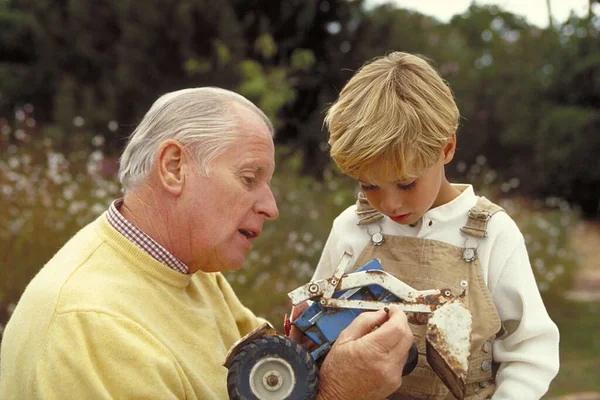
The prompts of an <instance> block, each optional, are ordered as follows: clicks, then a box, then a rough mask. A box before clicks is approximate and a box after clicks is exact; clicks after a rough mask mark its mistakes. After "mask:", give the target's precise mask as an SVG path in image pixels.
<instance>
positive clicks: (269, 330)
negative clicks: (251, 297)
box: [223, 322, 277, 368]
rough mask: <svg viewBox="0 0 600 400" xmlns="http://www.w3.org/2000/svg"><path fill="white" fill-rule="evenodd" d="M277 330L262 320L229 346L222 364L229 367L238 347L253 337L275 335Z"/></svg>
mask: <svg viewBox="0 0 600 400" xmlns="http://www.w3.org/2000/svg"><path fill="white" fill-rule="evenodd" d="M276 334H277V331H276V330H275V328H274V327H273V325H271V324H270V323H268V322H263V324H262V325H260V326H259V327H258V328H256V329H254V330H253V331H252V332H250V333H248V334H247V335H246V336H244V337H242V338H241V339H239V340H238V341H237V342H235V343H234V344H233V346H231V348H230V349H229V352H227V355H226V356H225V361H223V366H224V367H226V368H229V365H230V364H231V362H232V361H233V358H234V357H235V356H236V354H237V352H238V350H239V349H241V348H242V347H244V346H245V345H246V344H247V343H249V342H251V341H253V340H254V339H258V338H261V337H263V336H269V335H276Z"/></svg>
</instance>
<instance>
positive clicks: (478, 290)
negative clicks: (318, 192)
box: [353, 193, 502, 400]
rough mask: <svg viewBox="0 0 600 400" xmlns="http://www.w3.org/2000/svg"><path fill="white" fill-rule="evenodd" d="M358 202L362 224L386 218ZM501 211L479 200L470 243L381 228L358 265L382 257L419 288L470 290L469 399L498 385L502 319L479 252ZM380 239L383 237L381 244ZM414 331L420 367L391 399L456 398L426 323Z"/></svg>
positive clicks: (471, 213)
mask: <svg viewBox="0 0 600 400" xmlns="http://www.w3.org/2000/svg"><path fill="white" fill-rule="evenodd" d="M357 205H358V208H357V214H358V216H359V225H366V228H368V227H369V225H370V224H376V223H377V221H378V220H379V219H381V218H382V217H383V216H382V215H381V214H379V213H378V212H377V211H376V210H375V209H374V208H372V206H371V205H370V204H369V203H368V202H367V200H366V198H365V197H364V195H363V194H362V193H361V194H360V195H359V200H358V202H357ZM498 211H502V208H500V207H499V206H497V205H495V204H493V203H491V202H490V201H489V200H487V199H485V198H479V200H478V202H477V204H476V206H475V207H473V208H472V209H471V210H470V211H469V213H468V216H469V218H468V221H467V223H466V225H465V226H464V227H463V228H461V232H462V233H463V235H465V247H456V246H453V245H450V244H447V243H444V242H440V241H437V240H430V239H419V238H412V237H402V236H390V235H386V234H385V232H381V233H382V234H383V235H381V234H375V235H373V240H372V241H371V242H370V243H369V244H368V245H367V246H366V247H365V249H364V250H363V252H362V253H361V254H360V256H359V258H358V260H357V261H356V264H355V265H354V267H353V269H357V268H358V267H360V266H362V265H364V264H365V263H366V262H368V261H369V260H372V259H373V258H379V259H380V260H381V265H382V266H383V269H384V270H385V271H386V272H389V273H391V274H392V275H394V276H396V277H397V278H398V279H401V280H402V281H403V282H405V283H407V284H408V285H410V286H412V287H413V288H415V289H417V290H427V289H440V288H450V289H451V290H452V292H453V293H454V294H460V293H462V292H463V291H465V297H464V299H463V300H464V303H465V305H466V306H467V307H468V308H469V310H470V312H471V315H472V317H473V331H472V334H471V354H470V356H469V372H468V377H467V382H468V384H467V391H466V397H465V398H467V399H472V400H475V399H477V400H479V399H487V398H489V397H491V395H492V394H493V393H494V391H495V388H496V385H495V382H494V376H493V373H494V372H495V369H496V368H495V367H496V366H495V365H492V342H493V340H494V338H495V337H496V335H497V334H498V332H499V331H500V327H501V323H500V317H499V316H498V312H497V310H496V306H495V305H494V303H493V301H492V297H491V295H490V292H489V290H488V288H487V286H486V284H485V281H484V279H483V274H482V270H481V266H480V263H479V259H478V258H477V251H476V250H477V245H478V242H479V241H480V240H485V237H486V236H487V234H486V227H487V223H488V221H489V219H490V218H491V217H492V216H493V215H494V214H495V213H496V212H498ZM379 239H383V241H382V242H381V243H376V242H378V241H379ZM415 317H418V316H415ZM409 320H411V319H410V318H409ZM411 329H412V331H413V334H414V337H415V343H416V344H417V347H418V349H419V362H418V364H417V367H416V368H415V370H414V371H413V372H412V373H411V374H410V375H408V376H405V377H404V378H403V379H402V387H401V388H400V390H399V391H398V392H397V393H396V394H394V396H392V397H391V399H454V396H453V395H452V394H451V393H450V392H449V391H448V389H447V388H446V386H445V385H444V384H443V382H442V381H441V380H440V378H438V376H437V375H436V374H435V372H433V370H432V369H431V367H429V364H428V363H427V359H426V356H425V339H424V334H425V331H426V325H413V324H411ZM493 370H494V371H493Z"/></svg>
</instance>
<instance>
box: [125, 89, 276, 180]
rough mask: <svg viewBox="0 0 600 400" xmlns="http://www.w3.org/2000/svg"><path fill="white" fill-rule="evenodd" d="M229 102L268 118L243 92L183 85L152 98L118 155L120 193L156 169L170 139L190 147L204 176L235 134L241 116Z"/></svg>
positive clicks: (267, 122) (271, 127)
mask: <svg viewBox="0 0 600 400" xmlns="http://www.w3.org/2000/svg"><path fill="white" fill-rule="evenodd" d="M233 104H240V105H243V106H245V107H247V108H248V109H250V110H252V111H254V112H255V113H256V114H257V115H258V116H260V118H261V119H262V120H263V121H264V122H265V124H266V125H267V127H268V128H269V132H270V133H271V136H273V135H274V129H273V125H272V124H271V122H270V121H269V119H268V118H267V116H266V115H265V114H264V113H263V112H262V111H261V110H260V109H259V108H258V107H256V106H255V105H254V104H253V103H252V102H251V101H249V100H248V99H246V98H245V97H244V96H242V95H240V94H237V93H234V92H232V91H229V90H225V89H220V88H216V87H202V88H192V89H183V90H178V91H175V92H171V93H167V94H164V95H163V96H161V97H160V98H159V99H158V100H156V101H155V102H154V104H153V105H152V107H150V110H148V112H147V113H146V115H145V116H144V118H143V119H142V122H140V124H139V125H138V127H137V128H136V129H135V130H134V131H133V133H132V134H131V136H130V138H129V142H128V143H127V146H126V147H125V150H124V151H123V154H122V155H121V159H120V163H119V180H120V181H121V185H122V186H123V189H124V191H127V190H128V189H131V188H133V187H134V186H136V185H138V184H139V183H141V182H142V181H143V180H144V179H145V178H146V177H147V176H148V174H149V173H150V171H152V169H153V168H154V163H155V158H156V155H157V151H158V149H159V147H160V145H161V144H162V143H163V142H164V141H165V140H168V139H174V140H177V141H178V142H180V143H181V144H182V145H184V146H185V147H186V148H188V149H189V150H190V152H191V154H192V155H193V157H194V158H195V161H196V163H197V164H198V167H199V168H200V171H201V172H202V173H203V174H205V175H208V174H209V169H210V163H211V161H212V160H214V159H215V158H216V157H217V156H219V155H220V154H222V153H223V152H224V151H225V149H226V148H227V146H228V145H229V144H230V143H232V142H233V141H234V140H235V138H236V132H238V131H239V129H237V128H238V126H239V123H240V120H239V117H238V116H237V113H236V111H235V110H233V109H232V106H233Z"/></svg>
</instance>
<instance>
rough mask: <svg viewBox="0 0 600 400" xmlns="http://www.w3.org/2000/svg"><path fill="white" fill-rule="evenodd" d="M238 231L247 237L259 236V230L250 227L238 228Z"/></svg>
mask: <svg viewBox="0 0 600 400" xmlns="http://www.w3.org/2000/svg"><path fill="white" fill-rule="evenodd" d="M238 232H239V233H241V234H242V235H244V236H246V238H247V239H254V238H255V237H258V232H256V231H252V230H249V229H238Z"/></svg>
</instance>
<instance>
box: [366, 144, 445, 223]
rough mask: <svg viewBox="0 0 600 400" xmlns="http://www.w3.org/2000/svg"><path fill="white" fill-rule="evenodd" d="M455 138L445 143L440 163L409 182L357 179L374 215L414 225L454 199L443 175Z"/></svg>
mask: <svg viewBox="0 0 600 400" xmlns="http://www.w3.org/2000/svg"><path fill="white" fill-rule="evenodd" d="M455 148H456V136H455V135H452V137H451V138H450V139H449V140H448V143H447V144H446V147H445V148H444V150H443V152H442V154H440V158H439V160H438V161H437V162H436V163H435V164H434V165H432V166H431V167H429V168H427V169H426V170H424V171H422V173H420V174H419V176H418V177H417V178H416V179H411V180H408V181H407V180H375V181H373V180H372V179H371V180H369V178H367V177H364V178H363V177H362V176H361V177H359V184H360V187H361V190H362V191H363V192H364V194H365V195H366V196H367V199H368V200H369V203H371V205H372V206H373V207H375V209H377V211H379V212H381V213H383V214H385V215H387V216H388V217H389V218H390V219H392V220H393V221H395V222H397V223H399V224H403V225H409V224H414V223H416V222H417V221H419V219H421V217H423V215H424V214H425V213H426V212H427V211H428V210H430V209H431V208H434V207H437V206H440V205H442V204H445V203H447V202H449V201H450V200H452V199H453V198H454V197H456V193H455V191H454V190H453V188H452V187H451V186H450V183H449V182H448V180H447V179H446V175H445V173H444V165H445V164H447V163H449V162H450V161H451V160H452V158H453V157H454V151H455Z"/></svg>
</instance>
